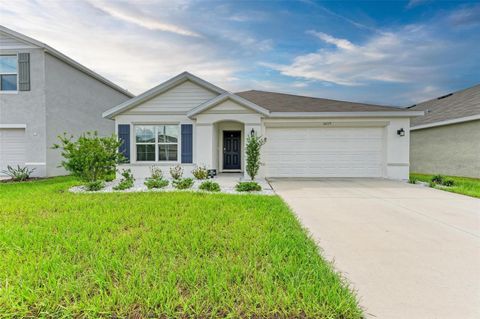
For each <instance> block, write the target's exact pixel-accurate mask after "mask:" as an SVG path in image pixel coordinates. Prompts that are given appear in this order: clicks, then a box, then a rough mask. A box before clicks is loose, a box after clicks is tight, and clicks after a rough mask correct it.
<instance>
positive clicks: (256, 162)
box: [245, 135, 266, 180]
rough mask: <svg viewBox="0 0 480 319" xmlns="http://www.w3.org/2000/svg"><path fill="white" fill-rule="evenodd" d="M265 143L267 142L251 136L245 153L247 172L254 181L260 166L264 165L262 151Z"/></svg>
mask: <svg viewBox="0 0 480 319" xmlns="http://www.w3.org/2000/svg"><path fill="white" fill-rule="evenodd" d="M265 142H266V140H265V139H264V138H262V137H260V136H256V135H250V136H249V137H248V138H247V147H246V151H245V153H246V155H247V166H246V171H247V174H248V176H250V178H251V179H252V180H254V179H255V176H257V174H258V170H259V169H260V165H263V164H262V163H261V162H260V149H261V148H262V146H263V144H265Z"/></svg>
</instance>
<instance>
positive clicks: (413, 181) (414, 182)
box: [408, 177, 418, 184]
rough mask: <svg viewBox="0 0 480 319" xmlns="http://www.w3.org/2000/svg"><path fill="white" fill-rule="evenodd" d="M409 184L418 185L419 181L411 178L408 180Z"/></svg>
mask: <svg viewBox="0 0 480 319" xmlns="http://www.w3.org/2000/svg"><path fill="white" fill-rule="evenodd" d="M408 182H409V183H410V184H416V183H417V182H418V179H417V178H416V177H410V178H409V179H408Z"/></svg>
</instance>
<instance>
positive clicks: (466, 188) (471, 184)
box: [410, 173, 480, 198]
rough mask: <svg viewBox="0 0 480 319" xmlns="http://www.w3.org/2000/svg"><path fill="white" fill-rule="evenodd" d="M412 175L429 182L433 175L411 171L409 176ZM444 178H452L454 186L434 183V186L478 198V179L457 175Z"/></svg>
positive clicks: (479, 196) (479, 187) (479, 185)
mask: <svg viewBox="0 0 480 319" xmlns="http://www.w3.org/2000/svg"><path fill="white" fill-rule="evenodd" d="M412 177H413V178H416V179H417V180H419V181H422V182H426V183H429V182H430V181H431V180H432V177H433V175H428V174H418V173H411V174H410V178H412ZM445 178H448V179H452V180H453V181H454V182H455V184H454V186H452V187H443V186H441V185H436V186H435V188H438V189H442V190H446V191H449V192H453V193H458V194H463V195H467V196H472V197H478V198H480V179H478V178H468V177H457V176H445Z"/></svg>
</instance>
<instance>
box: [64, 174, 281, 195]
mask: <svg viewBox="0 0 480 319" xmlns="http://www.w3.org/2000/svg"><path fill="white" fill-rule="evenodd" d="M166 180H168V182H169V183H168V186H166V187H164V188H153V189H148V188H147V186H145V184H144V183H145V179H143V178H142V179H136V180H135V182H134V184H133V187H132V188H129V189H126V190H114V189H113V187H114V186H116V185H118V184H119V183H120V179H116V180H114V181H112V182H106V183H105V187H104V188H103V189H101V190H99V191H87V190H86V189H85V187H84V186H74V187H71V188H70V189H69V191H70V192H72V193H86V194H96V193H138V192H201V193H208V194H222V193H223V194H237V195H245V194H256V195H275V192H274V191H273V189H272V187H271V186H270V184H269V183H268V182H267V181H266V180H264V179H262V180H256V182H257V183H258V184H259V185H260V186H261V187H262V190H261V191H259V192H237V191H236V190H235V186H233V187H232V186H231V185H222V181H221V180H217V179H213V181H214V182H217V183H218V184H220V191H219V192H208V191H204V190H200V189H199V188H198V187H199V186H200V184H201V183H202V182H204V181H205V180H195V179H194V182H193V186H192V187H191V188H189V189H182V190H179V189H176V188H174V187H173V185H172V179H168V178H166Z"/></svg>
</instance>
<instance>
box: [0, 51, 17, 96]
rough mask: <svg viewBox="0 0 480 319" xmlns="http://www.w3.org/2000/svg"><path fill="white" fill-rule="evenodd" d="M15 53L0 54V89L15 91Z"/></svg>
mask: <svg viewBox="0 0 480 319" xmlns="http://www.w3.org/2000/svg"><path fill="white" fill-rule="evenodd" d="M17 77H18V63H17V56H16V55H0V91H17Z"/></svg>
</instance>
